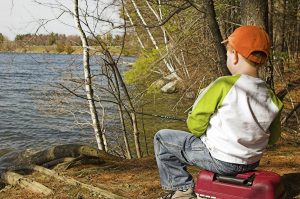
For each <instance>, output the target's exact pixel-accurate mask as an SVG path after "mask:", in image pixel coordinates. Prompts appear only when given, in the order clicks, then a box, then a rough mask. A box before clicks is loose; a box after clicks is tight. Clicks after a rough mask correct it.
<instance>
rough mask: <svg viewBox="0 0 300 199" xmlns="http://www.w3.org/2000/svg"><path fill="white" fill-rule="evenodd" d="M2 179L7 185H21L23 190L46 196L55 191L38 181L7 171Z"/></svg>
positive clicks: (2, 175)
mask: <svg viewBox="0 0 300 199" xmlns="http://www.w3.org/2000/svg"><path fill="white" fill-rule="evenodd" d="M1 179H2V180H3V181H4V182H5V183H6V184H9V185H13V186H15V185H19V186H20V187H22V188H25V189H29V190H31V191H33V192H36V193H41V194H44V195H46V196H47V195H50V194H53V191H52V190H51V189H49V188H48V187H46V186H44V185H42V184H40V183H38V182H36V181H33V180H30V179H27V178H25V177H23V176H22V175H20V174H17V173H15V172H12V171H7V172H5V173H3V174H1Z"/></svg>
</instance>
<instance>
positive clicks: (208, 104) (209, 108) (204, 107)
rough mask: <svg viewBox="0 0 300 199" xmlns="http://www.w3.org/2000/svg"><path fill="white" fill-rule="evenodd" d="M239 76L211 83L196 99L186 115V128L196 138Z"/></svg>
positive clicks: (223, 78)
mask: <svg viewBox="0 0 300 199" xmlns="http://www.w3.org/2000/svg"><path fill="white" fill-rule="evenodd" d="M239 77H240V75H236V76H225V77H221V78H218V79H217V80H216V81H214V82H213V83H211V84H210V85H209V86H208V87H207V88H206V89H205V90H204V91H203V92H202V93H201V94H200V95H199V97H198V99H197V100H196V102H195V104H194V106H193V109H192V111H191V112H190V113H189V115H188V119H187V126H188V129H189V131H190V132H191V133H192V134H194V135H195V136H196V137H200V136H201V135H203V134H204V133H205V131H206V129H207V127H208V125H209V120H210V117H211V116H212V115H213V114H214V112H215V111H216V110H217V109H218V108H219V107H220V106H221V105H222V102H223V100H224V98H225V96H226V95H227V93H228V92H229V91H230V89H231V88H232V86H233V85H234V83H235V82H236V81H237V80H238V79H239Z"/></svg>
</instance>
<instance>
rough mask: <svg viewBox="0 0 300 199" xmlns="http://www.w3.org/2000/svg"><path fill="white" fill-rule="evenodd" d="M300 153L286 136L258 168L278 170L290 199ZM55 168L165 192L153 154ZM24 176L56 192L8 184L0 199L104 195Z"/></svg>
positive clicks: (113, 187) (120, 187) (124, 190)
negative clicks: (48, 194)
mask: <svg viewBox="0 0 300 199" xmlns="http://www.w3.org/2000/svg"><path fill="white" fill-rule="evenodd" d="M299 155H300V151H299V143H298V144H293V145H291V144H290V143H289V142H288V141H287V137H285V138H284V139H282V140H281V141H280V142H279V143H278V144H277V145H275V146H273V147H272V148H268V149H267V151H266V153H265V155H264V156H263V158H262V160H261V164H260V166H259V167H258V169H259V170H267V171H272V172H276V173H278V174H280V175H281V176H282V182H283V184H284V186H285V189H286V193H287V199H291V198H298V199H299V198H300V180H299V179H300V159H299V158H297V157H299ZM53 170H55V171H56V172H58V173H59V174H60V175H62V176H65V177H71V178H74V179H76V180H78V181H80V182H83V183H85V184H89V185H92V186H94V187H99V188H101V189H104V190H106V191H109V192H112V193H114V194H117V195H119V196H123V197H126V198H130V199H143V198H145V199H146V198H147V199H149V198H150V199H154V198H157V197H159V196H161V195H162V194H163V193H164V191H163V190H162V189H161V188H160V182H159V174H158V170H157V166H156V161H155V158H154V156H153V155H150V156H147V157H144V158H141V159H132V160H123V161H118V162H114V163H101V162H100V163H99V162H98V163H96V164H86V165H79V166H74V167H72V168H70V169H68V170H65V169H64V167H62V166H61V165H58V166H56V167H54V168H53ZM188 170H189V171H190V172H191V173H192V174H193V176H194V178H196V176H197V173H198V172H199V168H196V167H188ZM25 177H26V178H29V179H32V180H36V181H38V182H40V183H42V184H44V185H45V186H47V187H48V188H51V189H52V190H53V191H54V194H53V195H50V196H47V197H46V196H43V195H40V194H35V193H33V192H30V191H26V190H25V189H22V188H20V187H18V186H15V187H12V186H7V187H3V189H2V190H0V198H10V199H18V198H31V199H39V198H91V199H92V198H103V197H100V196H99V195H95V193H93V192H91V191H88V190H86V189H84V188H79V187H77V186H70V185H66V184H65V183H64V182H61V181H58V180H55V179H52V178H51V177H47V176H45V175H42V174H41V173H39V172H33V173H30V174H28V173H27V174H25Z"/></svg>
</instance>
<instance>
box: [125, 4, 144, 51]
mask: <svg viewBox="0 0 300 199" xmlns="http://www.w3.org/2000/svg"><path fill="white" fill-rule="evenodd" d="M124 9H125V13H126V16H127V17H128V19H129V21H130V24H131V25H132V26H133V25H134V23H133V21H132V19H131V17H130V15H129V13H128V10H127V9H126V7H125V6H124ZM133 31H134V32H135V35H136V38H137V39H138V42H139V44H140V46H141V48H142V49H145V46H144V44H143V42H142V40H141V38H140V37H139V35H138V33H137V31H136V29H135V27H134V26H133Z"/></svg>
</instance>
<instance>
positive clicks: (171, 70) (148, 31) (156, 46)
mask: <svg viewBox="0 0 300 199" xmlns="http://www.w3.org/2000/svg"><path fill="white" fill-rule="evenodd" d="M131 2H132V4H133V6H134V9H135V10H136V13H137V15H138V17H139V18H140V20H141V21H142V23H143V25H144V26H147V23H146V21H145V19H144V17H143V16H142V14H141V12H140V10H139V8H138V6H137V5H136V3H135V1H134V0H131ZM145 29H146V31H147V33H148V35H149V37H150V40H151V41H152V43H153V45H154V47H155V49H157V50H159V47H158V45H157V42H156V40H155V39H154V37H153V35H152V33H151V31H150V29H149V28H148V27H145ZM163 62H164V63H165V65H166V67H167V69H168V70H169V71H170V72H171V74H173V75H174V77H175V78H176V79H178V80H180V79H181V78H180V77H179V76H178V74H177V73H176V71H175V69H174V67H173V66H172V65H171V64H170V63H168V62H167V60H166V59H163Z"/></svg>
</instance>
